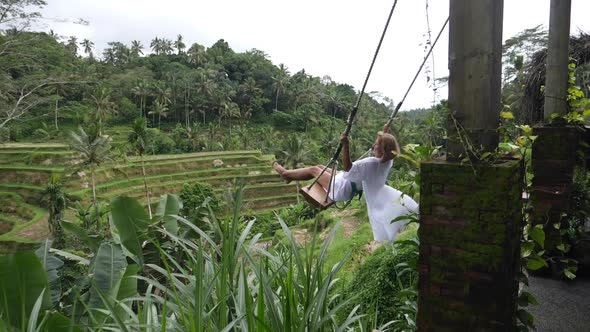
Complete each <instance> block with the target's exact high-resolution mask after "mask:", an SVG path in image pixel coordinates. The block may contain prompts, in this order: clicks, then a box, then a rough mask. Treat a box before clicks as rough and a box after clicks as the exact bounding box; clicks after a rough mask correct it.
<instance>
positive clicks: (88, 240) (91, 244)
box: [61, 220, 100, 251]
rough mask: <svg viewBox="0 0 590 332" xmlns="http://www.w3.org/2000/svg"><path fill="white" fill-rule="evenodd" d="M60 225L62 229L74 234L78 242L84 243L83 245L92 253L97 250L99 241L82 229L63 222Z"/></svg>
mask: <svg viewBox="0 0 590 332" xmlns="http://www.w3.org/2000/svg"><path fill="white" fill-rule="evenodd" d="M61 225H62V227H63V229H65V230H66V231H68V232H70V233H72V234H74V235H75V236H76V237H77V238H78V239H79V240H81V241H82V242H84V244H85V245H86V246H87V247H88V248H90V249H91V250H92V251H96V250H98V246H99V244H100V239H98V238H96V237H93V236H91V235H89V234H88V232H87V231H86V230H85V229H84V228H82V227H80V226H78V225H76V224H74V223H72V222H69V221H65V220H64V221H62V222H61Z"/></svg>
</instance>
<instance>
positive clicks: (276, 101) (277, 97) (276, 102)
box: [275, 89, 279, 111]
mask: <svg viewBox="0 0 590 332" xmlns="http://www.w3.org/2000/svg"><path fill="white" fill-rule="evenodd" d="M275 110H277V111H278V110H279V89H277V96H276V98H275Z"/></svg>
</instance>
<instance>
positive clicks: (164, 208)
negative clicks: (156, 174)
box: [155, 194, 182, 235]
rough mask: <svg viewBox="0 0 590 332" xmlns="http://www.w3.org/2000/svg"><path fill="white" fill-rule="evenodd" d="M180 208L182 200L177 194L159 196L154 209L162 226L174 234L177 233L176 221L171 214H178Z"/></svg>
mask: <svg viewBox="0 0 590 332" xmlns="http://www.w3.org/2000/svg"><path fill="white" fill-rule="evenodd" d="M181 209H182V202H181V201H180V199H179V198H178V196H177V195H170V194H168V195H162V196H160V204H159V205H158V209H157V210H156V214H155V215H156V216H158V217H160V218H161V219H162V222H163V223H164V228H166V230H167V231H168V232H170V233H172V234H174V235H178V222H177V221H176V219H175V218H174V217H172V216H174V215H178V212H180V210H181Z"/></svg>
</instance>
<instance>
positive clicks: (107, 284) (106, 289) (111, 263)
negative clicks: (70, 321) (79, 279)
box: [90, 242, 127, 308]
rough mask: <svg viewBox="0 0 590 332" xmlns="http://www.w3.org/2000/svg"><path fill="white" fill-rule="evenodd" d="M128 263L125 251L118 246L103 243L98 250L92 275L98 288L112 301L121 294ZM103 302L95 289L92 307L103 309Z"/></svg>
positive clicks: (92, 293) (91, 301) (91, 299)
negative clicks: (120, 290)
mask: <svg viewBox="0 0 590 332" xmlns="http://www.w3.org/2000/svg"><path fill="white" fill-rule="evenodd" d="M126 268H127V261H126V260H125V255H124V254H123V249H122V248H121V247H120V246H119V245H116V244H113V243H110V242H103V243H101V245H100V248H99V249H98V253H97V254H96V257H95V258H94V264H93V265H92V270H91V272H92V274H93V279H94V283H95V285H96V287H98V289H99V290H100V291H101V292H102V293H103V294H106V296H109V297H110V299H112V300H114V298H115V296H116V295H117V294H118V292H119V286H120V283H121V279H122V278H123V273H125V269H126ZM102 304H103V301H102V300H101V298H100V296H99V294H98V293H97V292H96V290H95V289H94V288H93V289H92V291H91V294H90V307H91V308H103V306H102Z"/></svg>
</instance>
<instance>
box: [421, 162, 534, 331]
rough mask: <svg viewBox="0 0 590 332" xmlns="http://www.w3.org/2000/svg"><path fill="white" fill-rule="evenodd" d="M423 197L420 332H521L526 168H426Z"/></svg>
mask: <svg viewBox="0 0 590 332" xmlns="http://www.w3.org/2000/svg"><path fill="white" fill-rule="evenodd" d="M420 195H421V200H420V229H419V236H420V258H419V274H420V279H419V300H418V330H419V331H466V330H470V331H471V330H478V331H479V330H482V331H495V330H497V331H511V330H514V329H515V326H516V320H515V313H516V307H517V302H516V300H517V292H518V281H517V275H518V271H519V268H520V265H519V263H520V253H519V251H520V234H521V231H520V223H521V220H522V218H521V213H522V209H521V197H522V163H521V162H520V161H516V160H513V161H506V162H504V163H502V164H498V165H476V166H471V165H469V164H460V163H452V162H427V163H422V165H421V186H420Z"/></svg>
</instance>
